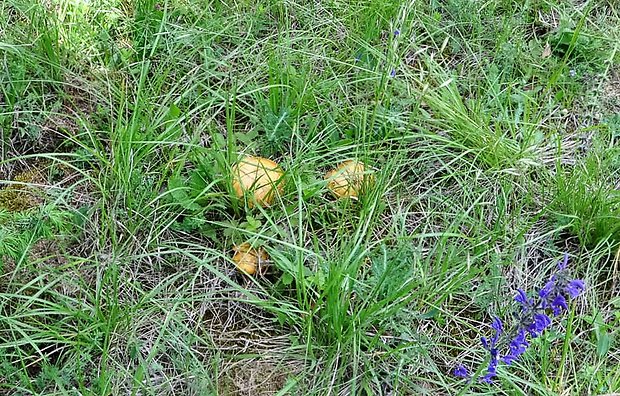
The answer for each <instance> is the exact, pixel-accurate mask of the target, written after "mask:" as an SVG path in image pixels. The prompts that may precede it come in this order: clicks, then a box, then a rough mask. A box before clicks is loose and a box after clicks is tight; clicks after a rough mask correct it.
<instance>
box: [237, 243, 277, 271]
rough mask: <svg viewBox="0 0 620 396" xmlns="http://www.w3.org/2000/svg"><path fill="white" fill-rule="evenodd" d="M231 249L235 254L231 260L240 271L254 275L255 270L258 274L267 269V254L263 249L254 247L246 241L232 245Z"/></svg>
mask: <svg viewBox="0 0 620 396" xmlns="http://www.w3.org/2000/svg"><path fill="white" fill-rule="evenodd" d="M233 250H234V251H235V254H234V255H233V258H232V260H233V262H234V263H235V265H236V266H237V268H238V269H239V270H241V271H242V272H244V273H247V274H248V275H254V274H255V273H256V271H257V270H258V272H259V273H260V274H263V273H265V271H266V270H267V260H269V255H268V254H267V252H266V251H265V250H264V249H261V248H258V249H254V248H252V246H251V245H250V244H249V243H248V242H244V243H242V244H241V245H235V246H233Z"/></svg>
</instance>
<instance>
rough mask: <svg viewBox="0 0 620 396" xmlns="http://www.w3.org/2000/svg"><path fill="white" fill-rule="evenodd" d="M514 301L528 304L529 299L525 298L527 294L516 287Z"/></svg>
mask: <svg viewBox="0 0 620 396" xmlns="http://www.w3.org/2000/svg"><path fill="white" fill-rule="evenodd" d="M515 301H516V302H518V303H520V304H521V305H530V300H528V298H527V294H525V292H524V291H523V290H522V289H517V295H516V296H515Z"/></svg>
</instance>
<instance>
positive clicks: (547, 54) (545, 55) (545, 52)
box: [542, 43, 551, 59]
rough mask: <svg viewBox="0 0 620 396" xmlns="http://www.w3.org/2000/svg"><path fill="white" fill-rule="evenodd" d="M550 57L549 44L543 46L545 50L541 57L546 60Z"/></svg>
mask: <svg viewBox="0 0 620 396" xmlns="http://www.w3.org/2000/svg"><path fill="white" fill-rule="evenodd" d="M550 56H551V46H550V45H549V43H547V44H546V45H545V48H544V49H543V52H542V57H543V59H544V58H548V57H550Z"/></svg>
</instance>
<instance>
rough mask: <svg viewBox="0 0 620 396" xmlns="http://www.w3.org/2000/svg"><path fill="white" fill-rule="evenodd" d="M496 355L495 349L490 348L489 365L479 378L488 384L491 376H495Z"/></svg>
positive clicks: (491, 379) (491, 378) (491, 380)
mask: <svg viewBox="0 0 620 396" xmlns="http://www.w3.org/2000/svg"><path fill="white" fill-rule="evenodd" d="M497 355H498V351H497V349H495V348H491V360H490V361H489V366H488V367H487V372H486V374H484V376H483V377H482V378H480V381H481V382H486V383H487V384H490V383H491V382H493V377H495V376H497V363H498V360H497Z"/></svg>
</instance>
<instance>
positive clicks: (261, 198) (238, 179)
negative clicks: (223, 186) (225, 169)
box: [232, 156, 284, 208]
mask: <svg viewBox="0 0 620 396" xmlns="http://www.w3.org/2000/svg"><path fill="white" fill-rule="evenodd" d="M232 172H233V181H232V186H233V189H234V190H235V194H236V195H237V198H239V199H243V198H244V197H246V198H247V199H248V207H250V208H252V207H254V204H255V203H256V204H258V205H260V206H270V205H271V204H272V203H273V201H274V199H275V197H276V195H279V194H282V190H283V183H282V180H281V179H282V176H284V172H283V171H282V169H281V168H280V166H279V165H278V164H276V163H275V162H273V161H271V160H269V159H266V158H261V157H251V156H248V157H244V158H243V159H242V160H240V161H239V162H238V163H237V164H235V165H234V166H233V168H232ZM246 194H247V195H246Z"/></svg>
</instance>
